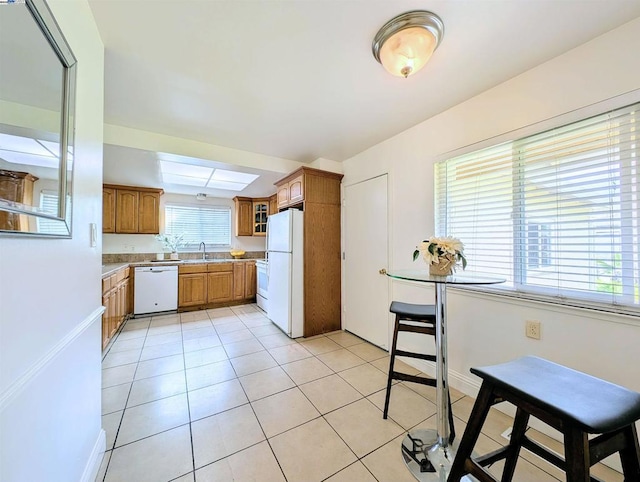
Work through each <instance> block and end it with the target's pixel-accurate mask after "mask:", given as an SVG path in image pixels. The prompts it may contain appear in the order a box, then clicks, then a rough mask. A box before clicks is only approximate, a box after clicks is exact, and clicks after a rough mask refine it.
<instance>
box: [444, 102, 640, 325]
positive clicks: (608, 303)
mask: <svg viewBox="0 0 640 482" xmlns="http://www.w3.org/2000/svg"><path fill="white" fill-rule="evenodd" d="M639 93H640V91H638V92H634V93H632V94H631V95H625V96H621V97H619V98H616V99H609V100H607V101H604V102H602V103H598V104H594V105H592V106H589V107H587V108H584V109H580V110H578V111H575V112H571V113H568V114H563V115H561V116H558V117H555V118H552V119H548V120H546V121H543V122H539V123H536V124H532V125H530V126H527V127H526V128H522V129H518V130H515V131H511V132H509V133H508V134H504V135H501V136H496V137H493V138H489V139H486V140H485V141H482V142H480V143H476V144H473V145H468V146H466V147H465V148H463V149H458V150H455V151H451V152H448V153H445V154H443V155H441V156H439V158H438V159H436V160H435V161H436V162H435V164H434V188H435V189H434V206H435V228H436V231H435V232H436V233H437V234H438V235H445V234H451V235H454V236H455V235H456V233H445V232H442V230H441V226H443V225H447V224H448V212H447V211H448V208H447V206H446V205H444V206H443V205H442V204H446V203H441V202H440V200H439V197H441V196H443V197H445V198H446V196H447V194H446V191H447V190H448V187H447V185H446V181H445V182H444V183H442V182H439V180H438V166H439V165H441V164H442V163H444V162H446V161H447V160H451V159H454V158H458V157H461V156H464V155H470V154H473V153H475V152H479V151H482V150H485V149H491V148H497V147H499V146H500V145H502V144H506V143H510V144H511V150H512V161H511V170H512V172H513V173H514V177H513V185H517V184H518V183H519V182H520V181H521V179H519V178H518V176H519V175H523V174H522V173H524V170H520V171H519V173H520V174H518V173H516V171H517V168H516V167H514V166H516V164H517V163H518V152H517V151H518V147H519V146H518V143H519V141H521V140H527V139H528V138H531V137H534V136H535V135H536V134H541V133H543V132H545V131H549V130H555V129H560V128H562V127H564V126H568V125H570V124H577V123H579V122H580V121H583V120H586V119H589V118H591V117H594V116H598V115H603V114H607V113H608V112H609V111H615V110H617V109H624V108H625V107H631V106H633V105H634V104H638V103H639V102H640V95H639ZM638 107H639V108H638V110H637V111H636V114H635V115H636V121H640V104H639V105H638ZM634 134H635V136H636V139H638V130H637V128H636V130H635V131H634ZM635 144H636V147H635V151H634V152H635V154H634V156H635V157H634V158H633V159H634V162H635V169H637V168H638V164H637V163H638V158H639V157H640V156H639V155H638V152H640V147H639V146H638V145H639V144H640V140H637V141H636V143H635ZM618 162H619V163H620V164H621V167H620V170H621V171H622V170H623V168H624V166H623V164H624V161H623V160H622V159H620V160H618ZM445 172H446V171H445ZM445 176H446V174H445ZM520 185H521V184H520ZM635 189H636V191H635V193H636V194H637V192H638V190H637V185H636V186H635ZM512 194H513V200H512V205H511V207H512V209H513V213H514V214H513V217H514V218H515V217H516V216H518V214H517V213H518V210H519V209H521V208H522V206H521V205H520V201H523V200H522V199H519V198H520V196H521V195H522V193H520V192H519V190H518V189H514V188H513V186H512ZM620 196H621V197H622V190H621V193H620ZM620 206H621V207H622V206H624V201H623V200H622V199H621V200H620ZM522 220H524V223H522V222H521V221H522ZM637 220H638V219H637V217H635V218H632V219H631V222H637ZM516 222H520V232H518V231H517V230H516V229H515V228H516V226H515V223H516ZM513 223H514V232H513V240H512V241H513V248H512V252H511V256H510V258H511V263H512V270H513V282H512V283H513V284H512V285H511V284H510V285H508V286H505V285H495V286H472V287H462V288H460V287H459V289H462V290H471V291H480V292H490V293H492V294H496V295H498V296H508V297H514V298H519V299H524V300H529V301H538V302H539V301H542V302H545V303H551V304H557V305H563V306H571V307H578V308H585V309H589V310H597V311H603V312H609V313H615V314H618V315H630V316H636V317H637V316H638V315H639V314H640V305H639V304H638V303H637V300H635V301H634V299H633V298H634V296H635V295H634V293H633V290H634V289H635V290H636V291H637V289H638V287H637V286H635V287H634V284H633V282H632V283H631V285H630V288H629V289H630V290H631V294H630V296H631V303H630V304H629V303H627V304H620V302H621V301H622V302H624V301H625V299H624V298H623V297H622V296H620V297H618V296H613V294H612V293H604V292H603V293H602V296H600V294H599V293H597V292H595V291H588V292H587V294H586V296H585V294H584V292H576V291H572V290H569V289H565V288H550V289H549V290H545V289H544V288H543V287H542V286H535V291H529V289H530V287H527V284H526V273H527V270H529V271H531V270H541V269H542V270H544V269H545V268H546V267H547V266H543V265H542V261H543V255H542V253H540V255H541V256H540V258H539V261H540V265H539V266H538V267H537V268H532V267H527V266H526V265H528V264H529V253H528V248H529V238H528V230H527V226H528V224H529V223H536V224H537V225H538V226H543V225H547V228H549V227H550V229H551V230H552V229H553V228H552V226H553V223H549V222H548V220H547V219H542V218H540V219H533V218H532V219H527V218H526V217H525V216H524V215H523V216H522V219H521V220H517V221H516V220H515V219H514V221H513ZM523 227H524V229H522V228H523ZM589 229H590V230H591V229H597V227H591V226H590V227H589ZM623 229H624V227H623ZM548 237H549V242H550V243H553V232H552V231H551V232H550V233H549V236H548ZM462 241H463V242H464V239H463V240H462ZM538 242H539V243H542V240H541V238H540V232H539V233H538ZM631 243H632V246H633V245H634V244H636V245H637V242H636V243H633V241H631ZM541 246H542V245H541V244H540V247H541ZM590 246H592V245H590ZM517 249H520V255H519V256H518V255H517V254H516V250H517ZM636 249H637V248H636ZM518 260H519V262H518ZM549 262H550V264H551V265H553V257H551V259H549ZM621 269H624V266H623V267H622V268H621ZM627 269H631V270H632V271H633V270H634V268H633V266H631V268H628V267H627ZM594 277H597V275H595V276H594ZM623 278H624V275H623ZM635 278H637V276H636V277H635ZM627 279H634V276H633V273H632V276H631V277H630V278H627ZM626 286H627V285H624V287H626ZM523 287H526V288H527V289H523ZM624 287H623V290H624V289H626V288H624ZM627 288H628V287H627ZM558 292H559V293H558ZM627 299H628V298H627Z"/></svg>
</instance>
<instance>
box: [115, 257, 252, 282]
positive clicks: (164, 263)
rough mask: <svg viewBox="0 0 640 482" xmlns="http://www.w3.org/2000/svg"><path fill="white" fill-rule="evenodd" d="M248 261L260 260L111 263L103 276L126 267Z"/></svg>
mask: <svg viewBox="0 0 640 482" xmlns="http://www.w3.org/2000/svg"><path fill="white" fill-rule="evenodd" d="M247 261H259V260H258V259H253V258H240V259H185V260H170V259H167V260H165V261H142V262H136V263H110V264H103V265H102V277H103V278H104V277H105V276H110V275H112V274H113V273H115V272H116V271H118V270H120V269H122V268H126V267H127V266H129V267H131V268H136V267H139V266H179V265H181V264H202V263H246V262H247Z"/></svg>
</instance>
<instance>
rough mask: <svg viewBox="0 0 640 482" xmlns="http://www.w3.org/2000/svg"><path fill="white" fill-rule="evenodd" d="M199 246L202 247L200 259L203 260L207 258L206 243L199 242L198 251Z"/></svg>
mask: <svg viewBox="0 0 640 482" xmlns="http://www.w3.org/2000/svg"><path fill="white" fill-rule="evenodd" d="M200 248H202V259H203V260H205V259H207V245H206V244H204V241H203V242H202V243H200V246H199V247H198V251H200Z"/></svg>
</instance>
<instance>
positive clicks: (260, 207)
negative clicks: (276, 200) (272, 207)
mask: <svg viewBox="0 0 640 482" xmlns="http://www.w3.org/2000/svg"><path fill="white" fill-rule="evenodd" d="M252 206H253V210H252V214H253V226H252V228H253V236H266V235H267V218H268V217H269V200H268V199H254V200H253V202H252Z"/></svg>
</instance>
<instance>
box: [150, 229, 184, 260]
mask: <svg viewBox="0 0 640 482" xmlns="http://www.w3.org/2000/svg"><path fill="white" fill-rule="evenodd" d="M183 238H184V234H158V235H156V239H157V240H158V241H160V242H162V246H163V247H164V248H165V249H168V250H170V251H171V254H170V255H169V259H172V260H177V259H180V257H179V255H178V248H179V247H181V246H183V245H184V244H185V242H184V239H183Z"/></svg>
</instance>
